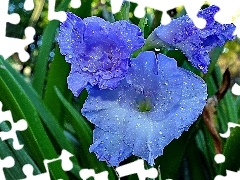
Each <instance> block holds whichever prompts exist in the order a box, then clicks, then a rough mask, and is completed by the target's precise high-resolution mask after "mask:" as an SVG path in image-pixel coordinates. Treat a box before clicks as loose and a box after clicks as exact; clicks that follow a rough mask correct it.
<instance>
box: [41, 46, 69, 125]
mask: <svg viewBox="0 0 240 180" xmlns="http://www.w3.org/2000/svg"><path fill="white" fill-rule="evenodd" d="M69 72H70V65H69V64H68V63H67V62H66V61H65V60H64V57H63V56H62V55H61V54H60V51H59V48H58V47H56V50H55V56H54V59H53V62H52V63H51V66H50V69H49V71H48V76H47V83H46V87H45V94H44V103H45V104H46V106H47V107H48V109H49V110H50V111H51V112H52V114H53V115H54V116H55V119H56V120H58V122H59V124H60V125H61V126H63V123H64V118H63V117H64V115H65V109H64V107H63V105H62V103H61V102H60V100H59V98H58V96H57V95H56V93H55V90H54V86H56V87H57V88H58V89H59V91H60V92H61V93H62V94H63V95H64V97H71V96H72V95H71V92H70V91H69V90H68V89H67V76H68V74H69Z"/></svg>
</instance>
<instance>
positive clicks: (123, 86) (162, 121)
mask: <svg viewBox="0 0 240 180" xmlns="http://www.w3.org/2000/svg"><path fill="white" fill-rule="evenodd" d="M206 98H207V90H206V84H205V82H204V81H203V80H202V79H201V78H200V77H198V76H196V75H195V74H193V73H191V72H190V71H187V70H185V69H182V68H179V67H177V63H176V60H174V59H172V58H168V57H167V56H165V55H163V54H158V55H157V56H155V54H154V52H142V53H140V54H139V56H138V57H137V58H135V59H132V60H131V67H130V68H129V72H128V75H127V76H126V79H125V80H123V81H121V82H120V84H119V86H118V87H117V88H116V89H114V90H100V89H99V88H98V87H96V86H95V87H92V88H89V89H88V98H87V100H86V102H85V103H84V105H83V108H82V114H83V115H84V116H85V117H86V118H87V119H88V120H89V121H90V122H92V123H93V124H95V127H96V129H95V130H94V133H93V134H94V142H93V144H92V145H91V147H90V151H91V152H94V153H95V154H96V155H97V157H98V159H99V160H101V161H107V162H108V163H109V164H110V165H112V166H118V165H119V163H120V162H121V161H123V160H124V159H126V158H127V157H129V156H130V155H132V154H133V155H136V156H139V157H141V158H143V159H145V160H146V161H148V163H149V164H150V165H153V164H154V159H155V158H157V157H158V156H160V155H162V153H163V149H164V147H165V146H166V145H168V144H169V143H170V142H171V141H172V140H173V139H176V138H179V136H180V135H181V134H182V132H183V131H185V130H188V128H189V126H190V125H191V124H192V123H193V122H195V121H196V119H197V118H198V116H199V115H200V114H201V112H202V110H203V107H204V105H205V103H206Z"/></svg>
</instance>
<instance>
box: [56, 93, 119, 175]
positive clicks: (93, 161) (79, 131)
mask: <svg viewBox="0 0 240 180" xmlns="http://www.w3.org/2000/svg"><path fill="white" fill-rule="evenodd" d="M55 91H56V93H57V96H58V97H59V99H60V100H61V102H62V103H63V105H64V107H65V108H66V110H67V111H68V112H69V113H70V115H71V117H70V118H69V121H70V123H71V125H72V126H73V128H74V129H75V132H76V136H77V138H78V140H79V142H80V143H81V149H79V151H80V152H81V161H82V162H84V168H93V167H94V169H95V170H96V171H98V172H101V171H104V170H108V172H109V177H110V179H112V178H114V177H115V174H114V173H113V170H112V169H110V168H109V167H107V165H106V163H105V162H100V161H98V160H97V158H96V156H95V155H94V154H93V153H89V150H88V149H89V147H90V145H91V144H92V129H91V128H90V126H89V125H88V123H87V122H86V120H85V119H84V118H83V117H82V115H81V114H80V113H79V112H77V111H76V110H75V109H74V107H72V105H71V104H70V103H69V102H68V101H67V100H66V99H65V98H64V97H63V95H62V94H61V92H60V91H59V90H58V89H57V88H55Z"/></svg>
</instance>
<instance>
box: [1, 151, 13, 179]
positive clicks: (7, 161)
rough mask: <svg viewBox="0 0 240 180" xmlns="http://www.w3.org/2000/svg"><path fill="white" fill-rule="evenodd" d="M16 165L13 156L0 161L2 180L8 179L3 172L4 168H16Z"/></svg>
mask: <svg viewBox="0 0 240 180" xmlns="http://www.w3.org/2000/svg"><path fill="white" fill-rule="evenodd" d="M14 164H15V161H14V159H13V157H12V156H8V157H6V158H4V159H3V160H2V159H0V179H1V180H5V179H6V178H5V175H4V172H3V168H11V167H13V166H14Z"/></svg>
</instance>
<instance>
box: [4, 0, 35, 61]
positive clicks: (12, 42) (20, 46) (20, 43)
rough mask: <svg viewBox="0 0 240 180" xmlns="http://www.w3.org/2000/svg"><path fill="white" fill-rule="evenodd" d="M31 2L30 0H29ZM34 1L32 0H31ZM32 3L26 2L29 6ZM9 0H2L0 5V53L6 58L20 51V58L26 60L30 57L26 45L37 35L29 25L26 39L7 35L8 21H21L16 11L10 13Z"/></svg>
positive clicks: (26, 30) (13, 22) (14, 22)
mask: <svg viewBox="0 0 240 180" xmlns="http://www.w3.org/2000/svg"><path fill="white" fill-rule="evenodd" d="M27 1H28V2H30V1H29V0H27ZM31 1H32V0H31ZM29 4H30V3H27V4H26V3H25V6H26V7H27V8H29V9H30V8H31V7H30V6H29ZM8 6H9V0H2V1H1V6H0V17H1V18H0V27H1V28H0V42H1V43H0V54H1V55H2V56H3V57H4V59H7V58H9V57H10V56H11V55H12V54H14V53H18V54H19V59H20V60H21V61H22V62H25V61H27V60H28V59H29V54H28V53H27V52H26V50H25V47H26V46H28V45H29V44H31V43H33V37H34V35H35V29H34V28H32V27H27V28H26V29H25V36H26V38H25V39H17V38H11V37H6V24H7V22H9V23H11V24H18V23H19V21H20V16H19V15H18V14H16V13H14V14H8Z"/></svg>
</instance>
